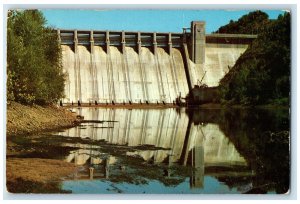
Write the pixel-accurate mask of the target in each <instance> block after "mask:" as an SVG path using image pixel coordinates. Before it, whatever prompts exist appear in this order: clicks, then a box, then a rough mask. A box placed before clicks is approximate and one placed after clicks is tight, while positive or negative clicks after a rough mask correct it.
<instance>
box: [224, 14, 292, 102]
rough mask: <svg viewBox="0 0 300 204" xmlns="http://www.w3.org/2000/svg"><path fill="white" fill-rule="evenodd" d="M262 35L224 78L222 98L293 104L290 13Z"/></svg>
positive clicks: (269, 25)
mask: <svg viewBox="0 0 300 204" xmlns="http://www.w3.org/2000/svg"><path fill="white" fill-rule="evenodd" d="M260 30H261V32H260V33H259V34H258V38H257V39H256V40H254V41H253V43H252V45H251V46H249V47H248V49H247V50H246V52H245V53H244V54H243V55H242V56H241V57H240V58H239V59H238V61H237V62H236V64H235V65H234V67H233V68H232V69H231V70H230V71H229V73H228V74H227V75H226V76H225V77H224V78H223V79H222V80H221V81H220V86H219V90H220V93H221V94H220V95H221V100H223V101H231V102H233V103H238V104H250V105H257V104H267V103H275V104H280V105H288V104H289V96H290V69H291V64H290V61H291V59H290V35H291V32H290V14H289V13H285V14H284V15H280V16H279V17H278V19H277V20H274V21H270V22H269V23H268V26H266V27H265V28H264V29H260Z"/></svg>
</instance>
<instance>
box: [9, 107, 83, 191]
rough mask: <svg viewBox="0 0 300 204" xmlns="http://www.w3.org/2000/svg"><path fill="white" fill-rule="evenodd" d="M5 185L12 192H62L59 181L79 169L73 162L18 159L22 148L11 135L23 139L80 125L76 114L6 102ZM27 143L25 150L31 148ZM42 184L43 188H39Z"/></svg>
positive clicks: (66, 110)
mask: <svg viewBox="0 0 300 204" xmlns="http://www.w3.org/2000/svg"><path fill="white" fill-rule="evenodd" d="M6 116H7V117H6V184H7V191H8V192H11V193H29V192H30V193H43V191H39V190H42V189H47V192H50V193H51V192H52V193H67V192H61V191H60V189H59V180H60V179H61V178H62V177H65V176H69V175H71V174H73V173H75V172H77V171H78V167H76V166H75V165H74V164H70V163H67V162H63V161H60V160H56V159H41V158H20V157H18V155H19V154H20V153H21V152H22V151H24V150H21V149H20V146H19V145H18V144H16V143H15V142H14V139H13V138H18V139H19V140H24V139H25V138H27V137H28V136H30V135H33V134H38V133H41V132H45V131H50V130H57V129H61V128H68V127H73V126H76V125H78V124H79V121H78V119H76V114H74V113H71V112H70V111H69V110H68V109H67V108H61V107H55V106H47V107H42V106H37V105H33V106H25V105H22V104H19V103H16V102H9V103H8V104H7V115H6ZM30 149H32V146H31V145H29V146H28V147H27V148H26V149H25V151H30ZM41 187H42V188H41Z"/></svg>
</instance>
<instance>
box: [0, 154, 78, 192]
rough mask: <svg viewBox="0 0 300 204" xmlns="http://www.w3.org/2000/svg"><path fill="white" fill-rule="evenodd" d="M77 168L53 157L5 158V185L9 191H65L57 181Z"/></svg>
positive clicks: (74, 171) (71, 173)
mask: <svg viewBox="0 0 300 204" xmlns="http://www.w3.org/2000/svg"><path fill="white" fill-rule="evenodd" d="M78 169H79V168H78V167H76V165H75V164H72V163H67V162H64V161H59V160H55V159H40V158H7V160H6V180H7V182H6V187H7V190H8V192H11V193H67V192H64V191H61V190H60V187H59V182H60V180H61V179H62V178H63V177H68V176H72V175H73V174H75V173H76V172H77V171H78Z"/></svg>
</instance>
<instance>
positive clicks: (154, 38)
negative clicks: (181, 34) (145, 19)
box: [153, 32, 157, 55]
mask: <svg viewBox="0 0 300 204" xmlns="http://www.w3.org/2000/svg"><path fill="white" fill-rule="evenodd" d="M153 54H154V55H156V54H157V42H156V32H154V33H153Z"/></svg>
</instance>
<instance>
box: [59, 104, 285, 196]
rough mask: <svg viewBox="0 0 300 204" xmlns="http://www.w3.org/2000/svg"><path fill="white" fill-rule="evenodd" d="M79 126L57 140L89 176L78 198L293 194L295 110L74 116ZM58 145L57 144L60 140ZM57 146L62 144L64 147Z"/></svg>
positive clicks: (67, 184) (94, 111)
mask: <svg viewBox="0 0 300 204" xmlns="http://www.w3.org/2000/svg"><path fill="white" fill-rule="evenodd" d="M74 110H75V111H77V112H78V114H80V115H83V116H84V117H85V120H98V121H101V123H82V124H81V125H80V126H78V127H75V128H70V129H67V130H65V131H61V132H56V133H53V135H55V136H56V137H57V138H69V139H68V140H67V141H64V142H63V143H62V145H63V146H68V147H76V149H74V150H72V151H70V152H67V153H66V154H65V155H61V157H60V159H63V160H64V161H67V162H72V163H75V164H77V165H82V166H84V167H85V168H84V169H83V170H82V171H80V172H78V174H76V175H74V176H73V177H71V178H68V179H66V180H64V181H63V182H62V185H61V187H62V189H63V190H67V191H71V192H72V193H171V194H172V193H173V194H174V193H205V194H208V193H235V194H236V193H247V192H248V193H286V192H287V191H288V190H289V176H290V168H289V163H290V155H289V133H288V132H287V131H289V114H288V110H285V109H282V110H219V109H211V110H208V109H206V110H201V109H198V110H186V109H132V110H128V109H105V108H80V109H74ZM56 137H54V138H56ZM57 138H56V139H57Z"/></svg>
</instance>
